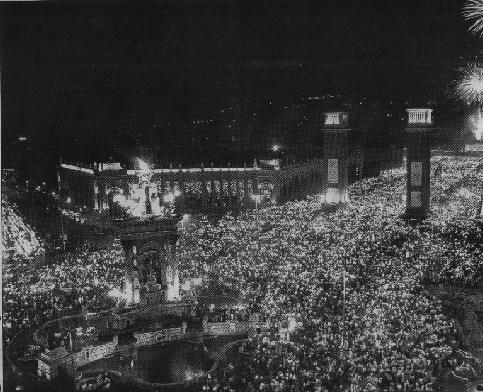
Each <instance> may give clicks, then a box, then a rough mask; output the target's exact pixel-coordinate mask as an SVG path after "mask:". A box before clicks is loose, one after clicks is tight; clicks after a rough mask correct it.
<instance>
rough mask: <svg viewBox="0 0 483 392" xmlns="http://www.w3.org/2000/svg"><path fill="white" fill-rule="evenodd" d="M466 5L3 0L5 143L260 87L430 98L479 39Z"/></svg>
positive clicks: (439, 1)
mask: <svg viewBox="0 0 483 392" xmlns="http://www.w3.org/2000/svg"><path fill="white" fill-rule="evenodd" d="M461 5H462V1H460V0H448V1H445V0H427V1H426V0H407V1H396V0H332V1H324V0H317V1H316V2H309V1H303V0H292V1H285V2H281V1H279V2H277V1H257V2H254V1H230V0H226V1H201V0H199V1H194V0H192V1H183V0H181V1H174V0H173V1H160V2H157V3H143V5H136V6H133V5H132V4H131V5H125V6H122V5H120V4H119V3H117V2H116V6H112V5H106V3H94V2H87V4H85V5H81V4H80V3H69V4H67V5H59V4H53V3H44V2H35V3H31V4H26V3H10V4H8V3H2V4H1V5H0V7H1V66H2V69H1V78H2V91H1V93H2V128H3V129H2V133H3V136H4V140H5V137H7V138H8V137H9V136H10V135H18V134H27V135H29V136H30V135H37V136H38V135H42V140H43V141H44V142H45V141H46V140H50V141H49V143H55V142H56V140H57V136H58V135H63V134H65V133H66V132H73V133H76V132H77V133H84V132H85V133H89V132H90V133H93V132H94V133H95V134H96V135H99V134H100V133H102V131H103V130H104V129H111V130H112V129H115V128H122V127H129V126H142V125H143V124H144V122H146V123H149V122H151V123H152V121H153V119H154V120H155V121H157V120H159V119H161V120H166V121H171V119H186V118H191V117H195V116H196V113H198V112H210V111H211V110H214V108H218V107H220V105H225V104H227V103H230V102H236V101H238V100H245V101H248V102H252V101H255V100H256V99H260V98H261V97H268V98H272V97H276V96H278V97H282V98H285V97H303V96H310V95H316V94H323V93H325V92H331V93H342V94H346V95H348V96H349V95H358V94H359V95H367V96H369V97H370V96H377V97H386V96H389V97H394V96H395V97H398V96H402V97H405V96H408V95H409V96H411V95H424V96H432V95H434V94H437V93H438V89H439V88H440V87H441V86H442V85H444V83H446V82H445V80H446V79H447V78H448V77H449V75H451V72H452V71H453V70H454V69H455V67H456V66H457V65H461V61H462V60H461V58H468V57H469V56H471V55H472V54H473V53H474V52H475V50H476V49H475V42H476V40H475V39H474V38H472V37H471V36H470V35H469V34H468V33H467V32H466V27H467V26H466V25H465V22H464V21H463V20H462V17H461V15H460V9H461ZM48 135H50V136H51V139H49V137H48Z"/></svg>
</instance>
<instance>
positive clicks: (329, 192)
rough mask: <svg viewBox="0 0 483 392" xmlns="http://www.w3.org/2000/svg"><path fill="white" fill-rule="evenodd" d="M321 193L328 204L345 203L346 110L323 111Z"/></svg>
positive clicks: (346, 191)
mask: <svg viewBox="0 0 483 392" xmlns="http://www.w3.org/2000/svg"><path fill="white" fill-rule="evenodd" d="M324 118H325V129H324V181H323V195H324V198H325V202H326V203H329V204H338V203H347V202H348V201H349V194H348V189H347V188H348V166H349V162H348V160H349V157H348V137H349V132H350V128H349V118H348V114H347V113H346V112H332V113H325V116H324Z"/></svg>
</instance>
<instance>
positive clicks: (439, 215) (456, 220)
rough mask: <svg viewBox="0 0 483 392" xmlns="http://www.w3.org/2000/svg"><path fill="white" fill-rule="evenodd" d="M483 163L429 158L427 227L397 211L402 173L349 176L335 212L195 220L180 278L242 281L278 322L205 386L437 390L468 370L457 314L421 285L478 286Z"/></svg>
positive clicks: (278, 211) (315, 208)
mask: <svg viewBox="0 0 483 392" xmlns="http://www.w3.org/2000/svg"><path fill="white" fill-rule="evenodd" d="M481 164H482V162H481V160H480V161H478V160H477V159H473V158H462V159H454V158H444V157H436V158H433V166H436V167H440V170H438V173H435V174H434V175H433V179H432V185H431V186H432V192H433V203H436V205H435V206H434V208H433V213H432V214H431V216H430V217H429V219H427V220H425V221H423V222H421V223H412V222H407V221H405V220H404V219H401V215H402V213H403V212H404V203H403V202H402V197H401V196H402V195H403V194H404V192H405V173H404V172H403V171H398V170H396V171H389V172H385V173H383V174H382V175H381V176H379V177H378V178H374V179H368V180H364V181H361V182H358V183H356V184H354V185H353V186H351V187H350V189H349V194H350V195H351V201H350V203H349V204H348V205H345V206H342V207H340V208H339V209H337V210H336V211H333V212H327V211H323V210H322V209H321V203H320V198H319V197H312V198H309V199H307V200H304V201H298V202H291V203H287V204H285V205H283V206H278V207H272V208H267V209H262V210H259V211H253V212H247V213H246V214H243V215H240V216H238V217H232V216H227V217H225V218H224V219H222V220H221V221H220V222H218V223H217V224H209V223H208V222H201V223H200V224H198V223H196V222H194V223H193V224H191V225H188V226H187V227H186V238H185V241H186V243H187V244H189V246H187V247H185V248H184V252H185V254H184V255H183V257H182V260H183V264H182V267H183V269H182V271H181V273H182V276H183V277H184V278H188V277H191V278H192V277H203V282H204V283H203V284H204V285H205V286H206V285H215V286H219V285H225V286H227V287H228V288H230V289H232V288H236V289H237V290H238V292H239V293H240V296H241V298H242V300H243V301H244V302H246V303H247V304H248V306H249V311H250V312H259V313H261V314H262V315H263V316H265V317H267V318H268V320H269V321H270V325H271V326H272V331H271V333H270V334H268V335H267V336H263V339H260V340H253V341H252V342H251V344H252V349H251V350H248V353H247V361H246V363H247V364H248V365H246V366H245V367H244V368H243V369H244V370H246V371H242V370H240V368H239V367H237V366H232V367H230V366H229V367H228V370H226V369H225V370H224V371H223V372H221V373H220V374H219V375H218V377H217V378H216V380H215V379H211V380H210V381H209V382H208V383H207V384H206V385H205V389H210V390H237V389H239V387H240V386H241V385H244V386H245V388H246V387H247V386H250V388H252V390H281V391H282V390H294V389H298V390H317V391H325V390H328V391H346V390H350V391H365V390H369V391H370V390H406V391H418V390H421V391H426V390H427V391H430V390H434V389H435V385H436V383H437V381H438V379H439V378H438V377H439V376H440V375H441V372H442V371H444V370H445V369H446V368H447V367H448V366H449V367H451V366H453V367H454V366H455V364H458V366H460V367H461V366H466V365H464V363H465V361H464V359H461V358H462V357H461V355H460V354H459V351H458V349H459V347H460V342H459V341H458V336H457V334H456V333H455V332H456V330H455V325H454V323H453V321H452V320H450V319H448V318H446V317H445V316H444V315H443V313H442V308H441V304H440V303H439V301H438V300H437V299H435V298H433V297H432V296H431V295H429V294H428V293H427V291H426V290H425V288H424V285H423V284H424V283H440V282H445V283H449V284H464V285H467V286H472V287H473V286H475V285H477V284H479V283H480V279H481V276H482V274H481V272H482V270H481V268H482V263H483V256H482V255H483V241H482V225H481V222H479V221H478V220H476V219H474V218H475V217H476V215H477V213H478V202H479V200H480V196H479V195H480V194H481V192H482V189H483V188H482V186H481V172H480V170H481ZM289 315H292V316H293V317H295V320H296V322H295V326H293V327H292V330H291V331H290V338H289V343H283V342H280V334H279V331H280V328H281V327H282V326H283V325H284V323H285V324H286V320H287V318H288V316H289ZM230 369H231V371H230ZM247 369H248V370H247ZM242 375H243V376H242ZM240 377H242V378H240Z"/></svg>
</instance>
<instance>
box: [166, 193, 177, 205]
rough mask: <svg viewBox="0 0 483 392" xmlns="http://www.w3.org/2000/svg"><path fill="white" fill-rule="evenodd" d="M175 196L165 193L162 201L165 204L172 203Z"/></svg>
mask: <svg viewBox="0 0 483 392" xmlns="http://www.w3.org/2000/svg"><path fill="white" fill-rule="evenodd" d="M174 197H175V195H174V194H173V193H167V194H166V195H164V196H163V200H164V202H165V203H172V202H174Z"/></svg>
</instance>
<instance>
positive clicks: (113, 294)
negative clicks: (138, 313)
mask: <svg viewBox="0 0 483 392" xmlns="http://www.w3.org/2000/svg"><path fill="white" fill-rule="evenodd" d="M107 295H108V296H109V297H111V298H123V297H124V295H123V293H122V292H121V290H119V289H118V288H116V287H114V288H113V289H111V290H109V292H108V293H107Z"/></svg>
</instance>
